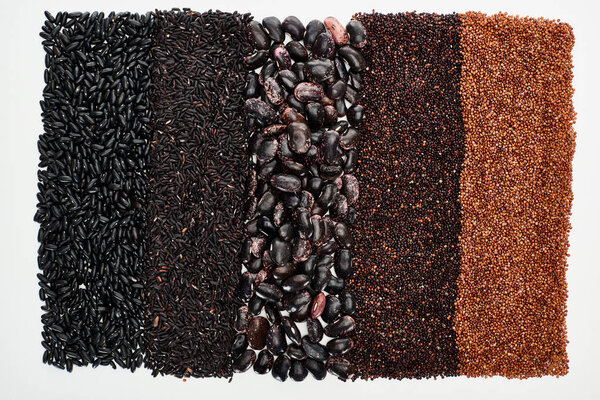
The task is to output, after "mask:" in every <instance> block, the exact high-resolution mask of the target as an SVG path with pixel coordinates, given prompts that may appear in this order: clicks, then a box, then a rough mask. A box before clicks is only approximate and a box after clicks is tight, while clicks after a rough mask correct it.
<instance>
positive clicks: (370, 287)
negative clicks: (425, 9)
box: [349, 14, 464, 379]
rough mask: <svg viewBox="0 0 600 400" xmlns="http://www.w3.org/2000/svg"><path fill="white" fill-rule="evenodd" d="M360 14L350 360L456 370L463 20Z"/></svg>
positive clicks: (379, 371) (373, 366)
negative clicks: (361, 73) (360, 116)
mask: <svg viewBox="0 0 600 400" xmlns="http://www.w3.org/2000/svg"><path fill="white" fill-rule="evenodd" d="M357 19H358V20H359V21H361V22H362V23H363V24H364V25H365V27H366V29H367V33H368V35H369V43H370V44H369V45H368V47H367V48H366V49H365V58H366V60H367V65H368V70H367V71H366V73H365V79H364V81H365V82H364V87H365V89H364V92H363V93H364V96H363V98H362V100H361V102H362V103H363V104H365V105H367V107H366V114H365V119H364V123H363V133H364V135H363V145H362V148H361V158H360V160H359V168H358V173H357V174H356V175H357V178H358V181H359V184H360V187H361V191H362V193H361V196H360V198H359V201H358V206H357V208H358V212H359V215H358V218H357V226H356V230H355V232H356V250H355V262H356V268H357V272H356V275H355V277H354V279H351V280H350V282H349V285H352V287H353V288H354V291H355V294H356V303H357V313H356V315H355V318H356V325H357V330H356V335H355V336H354V339H355V341H356V345H355V348H354V351H353V352H352V353H351V354H350V357H349V358H350V361H351V362H352V363H353V365H355V366H356V368H357V375H358V376H359V377H361V378H365V379H367V378H375V377H387V378H402V377H414V378H421V377H431V376H438V375H441V376H448V375H455V374H456V369H457V349H456V343H455V334H454V331H453V328H452V317H453V314H454V301H455V299H456V294H457V285H456V279H457V276H458V272H459V264H460V254H459V247H458V235H459V233H460V207H459V203H458V195H459V179H460V172H461V165H462V160H463V153H464V131H463V123H462V114H461V107H460V94H459V88H460V77H461V68H460V66H461V60H460V52H459V18H458V16H456V15H435V14H395V15H392V14H388V15H382V14H359V15H358V16H357Z"/></svg>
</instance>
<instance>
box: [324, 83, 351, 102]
mask: <svg viewBox="0 0 600 400" xmlns="http://www.w3.org/2000/svg"><path fill="white" fill-rule="evenodd" d="M346 87H347V85H346V82H344V81H343V80H341V79H340V80H338V81H336V82H335V83H334V84H333V85H331V86H330V87H329V89H327V96H329V97H330V98H331V99H333V100H337V99H341V98H343V97H344V94H345V93H346Z"/></svg>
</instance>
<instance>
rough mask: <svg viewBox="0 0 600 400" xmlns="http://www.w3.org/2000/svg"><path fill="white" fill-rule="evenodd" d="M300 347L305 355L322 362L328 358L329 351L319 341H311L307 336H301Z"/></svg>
mask: <svg viewBox="0 0 600 400" xmlns="http://www.w3.org/2000/svg"><path fill="white" fill-rule="evenodd" d="M302 349H303V350H304V352H305V353H306V355H307V357H309V358H312V359H313V360H316V361H322V362H324V361H327V359H328V358H329V353H328V352H327V350H326V349H325V347H323V345H321V344H319V343H313V342H311V341H310V340H309V339H308V337H307V336H305V337H303V338H302Z"/></svg>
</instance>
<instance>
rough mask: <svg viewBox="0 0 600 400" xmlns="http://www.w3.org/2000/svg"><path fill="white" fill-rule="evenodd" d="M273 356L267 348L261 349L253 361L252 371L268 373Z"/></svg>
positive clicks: (261, 373) (271, 365) (262, 373)
mask: <svg viewBox="0 0 600 400" xmlns="http://www.w3.org/2000/svg"><path fill="white" fill-rule="evenodd" d="M273 361H274V357H273V354H271V353H270V352H269V351H268V350H261V351H260V353H258V357H256V361H255V362H254V372H256V373H257V374H260V375H264V374H266V373H268V372H269V371H270V370H271V368H272V367H273Z"/></svg>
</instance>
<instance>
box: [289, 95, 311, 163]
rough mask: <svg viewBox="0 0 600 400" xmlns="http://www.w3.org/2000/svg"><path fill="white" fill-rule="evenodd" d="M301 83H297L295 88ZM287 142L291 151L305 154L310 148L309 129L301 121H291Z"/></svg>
mask: <svg viewBox="0 0 600 400" xmlns="http://www.w3.org/2000/svg"><path fill="white" fill-rule="evenodd" d="M300 85H302V83H301V84H299V85H298V86H297V88H298V87H299V86H300ZM287 135H288V143H289V146H290V148H291V149H292V151H294V152H295V153H298V154H305V153H306V152H307V151H308V149H309V148H310V145H311V142H310V129H309V127H308V125H307V124H305V123H302V122H292V123H291V124H289V125H288V127H287Z"/></svg>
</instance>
